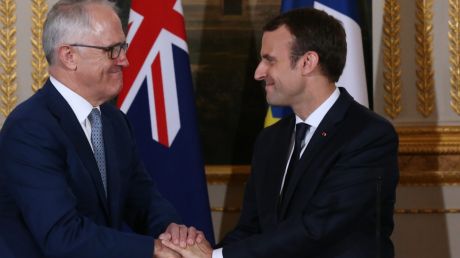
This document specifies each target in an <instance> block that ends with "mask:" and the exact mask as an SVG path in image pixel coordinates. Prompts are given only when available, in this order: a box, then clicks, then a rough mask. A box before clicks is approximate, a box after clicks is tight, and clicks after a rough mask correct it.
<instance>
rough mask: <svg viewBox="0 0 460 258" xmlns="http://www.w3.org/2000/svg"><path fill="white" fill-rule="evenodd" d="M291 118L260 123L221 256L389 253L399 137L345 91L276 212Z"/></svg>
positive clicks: (367, 256)
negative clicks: (247, 174)
mask: <svg viewBox="0 0 460 258" xmlns="http://www.w3.org/2000/svg"><path fill="white" fill-rule="evenodd" d="M294 124H295V116H294V115H291V116H288V117H286V118H284V119H282V120H281V121H279V122H278V123H276V124H275V125H273V126H271V127H268V128H266V129H265V130H263V131H262V133H261V134H260V135H259V137H258V139H257V142H256V144H255V148H254V155H253V161H252V172H251V176H250V178H249V181H248V183H247V187H246V191H245V197H244V202H243V208H242V213H241V217H240V220H239V222H238V224H237V226H236V228H235V229H234V230H233V231H231V232H230V233H229V234H228V235H227V236H226V237H225V238H224V240H223V241H222V242H221V243H220V246H223V255H224V257H225V258H249V257H251V258H258V257H260V258H262V257H264V258H279V257H309V258H315V257H341V258H345V257H346V258H373V257H385V258H386V257H393V256H394V250H393V245H392V243H391V240H390V235H391V233H392V230H393V209H394V203H395V189H396V185H397V182H398V177H399V171H398V165H397V148H398V138H397V134H396V132H395V130H394V128H393V126H392V125H391V124H390V123H389V122H388V121H386V120H384V119H383V118H381V117H379V116H378V115H376V114H375V113H373V112H371V111H369V110H368V109H366V108H365V107H363V106H361V105H359V104H358V103H356V102H355V101H354V100H353V99H352V98H351V96H350V95H349V94H348V93H347V92H346V90H345V89H343V88H340V97H339V98H338V99H337V101H336V102H335V103H334V105H333V106H332V107H331V109H330V110H329V111H328V113H327V114H326V115H325V117H324V118H323V120H322V121H321V123H320V124H319V126H318V128H317V129H316V131H315V132H314V135H313V137H312V138H311V140H310V142H309V144H308V145H307V147H306V149H305V152H304V153H303V156H302V157H301V159H300V161H299V162H298V163H297V166H296V169H295V171H294V173H293V174H292V176H291V180H290V181H289V183H288V186H287V187H288V188H287V189H286V190H287V191H286V193H285V195H284V197H283V201H282V202H281V206H280V208H279V209H278V195H279V191H280V186H281V181H282V177H283V174H284V171H285V168H286V163H287V159H288V153H289V148H290V146H289V145H290V139H291V136H292V133H293V130H294Z"/></svg>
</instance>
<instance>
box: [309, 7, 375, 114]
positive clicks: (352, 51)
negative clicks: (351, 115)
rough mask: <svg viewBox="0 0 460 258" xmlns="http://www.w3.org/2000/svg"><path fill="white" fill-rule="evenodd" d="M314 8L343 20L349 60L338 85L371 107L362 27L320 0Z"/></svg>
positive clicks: (361, 102) (358, 100)
mask: <svg viewBox="0 0 460 258" xmlns="http://www.w3.org/2000/svg"><path fill="white" fill-rule="evenodd" d="M314 8H315V9H319V10H323V11H325V12H327V13H328V14H330V15H332V16H333V17H334V18H336V19H337V20H339V21H341V22H342V25H343V27H344V28H345V33H346V34H347V61H346V63H345V68H344V70H343V73H342V76H340V78H339V81H338V82H337V86H341V87H344V88H345V89H347V91H348V92H349V93H350V95H351V96H353V98H354V99H355V100H356V101H357V102H359V103H360V104H362V105H364V106H366V107H369V100H368V96H367V83H366V70H365V67H364V53H363V41H362V36H361V28H360V27H359V25H358V23H356V22H355V21H354V20H353V19H351V18H350V17H348V16H346V15H344V14H342V13H340V12H337V11H336V10H334V9H332V8H330V7H328V6H326V5H323V4H321V3H319V2H316V1H315V2H314Z"/></svg>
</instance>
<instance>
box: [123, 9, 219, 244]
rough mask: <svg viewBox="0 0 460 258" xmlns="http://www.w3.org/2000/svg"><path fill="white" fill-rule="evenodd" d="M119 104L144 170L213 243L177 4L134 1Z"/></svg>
mask: <svg viewBox="0 0 460 258" xmlns="http://www.w3.org/2000/svg"><path fill="white" fill-rule="evenodd" d="M126 38H127V39H126V40H127V42H128V43H129V47H128V50H127V53H126V54H127V57H128V60H129V67H127V68H125V70H124V72H123V89H122V90H121V92H120V94H119V96H118V100H117V104H118V106H119V107H120V109H121V110H122V111H123V112H124V113H126V114H127V116H128V119H129V121H130V123H131V125H132V128H133V131H134V134H135V137H136V140H137V145H138V148H139V151H140V155H141V157H142V159H143V161H144V164H145V167H146V168H147V170H148V171H149V172H150V174H151V175H152V177H153V179H154V181H155V182H156V183H157V185H158V188H159V190H160V192H161V193H162V194H163V196H164V197H165V198H167V199H168V200H169V201H170V202H171V203H172V204H173V205H174V206H175V207H176V209H177V211H178V212H179V214H180V215H181V217H182V219H183V222H184V223H185V224H186V225H193V226H195V227H196V228H198V229H200V230H202V231H203V232H204V233H205V235H206V237H207V239H208V240H210V241H211V242H213V241H214V236H213V232H212V224H211V214H210V209H209V201H208V192H207V188H206V180H205V176H204V163H203V160H202V157H201V153H200V152H201V149H200V142H199V139H198V130H197V126H196V114H195V100H194V92H193V85H192V78H191V72H190V63H189V57H188V48H187V43H186V35H185V27H184V16H183V10H182V3H181V1H180V0H161V1H158V0H155V1H150V0H149V1H146V0H132V1H131V10H130V14H129V24H128V33H127V37H126Z"/></svg>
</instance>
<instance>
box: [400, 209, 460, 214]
mask: <svg viewBox="0 0 460 258" xmlns="http://www.w3.org/2000/svg"><path fill="white" fill-rule="evenodd" d="M395 213H396V214H450V213H454V214H457V213H460V209H457V208H453V209H439V208H425V209H395Z"/></svg>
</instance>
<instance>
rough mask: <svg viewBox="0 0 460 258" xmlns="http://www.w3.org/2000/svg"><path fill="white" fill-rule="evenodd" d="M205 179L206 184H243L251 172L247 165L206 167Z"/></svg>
mask: <svg viewBox="0 0 460 258" xmlns="http://www.w3.org/2000/svg"><path fill="white" fill-rule="evenodd" d="M205 170H206V179H207V182H208V184H231V183H238V184H244V183H245V182H246V181H247V179H248V176H249V173H250V171H251V166H249V165H238V166H232V165H216V166H212V165H211V166H206V167H205Z"/></svg>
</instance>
